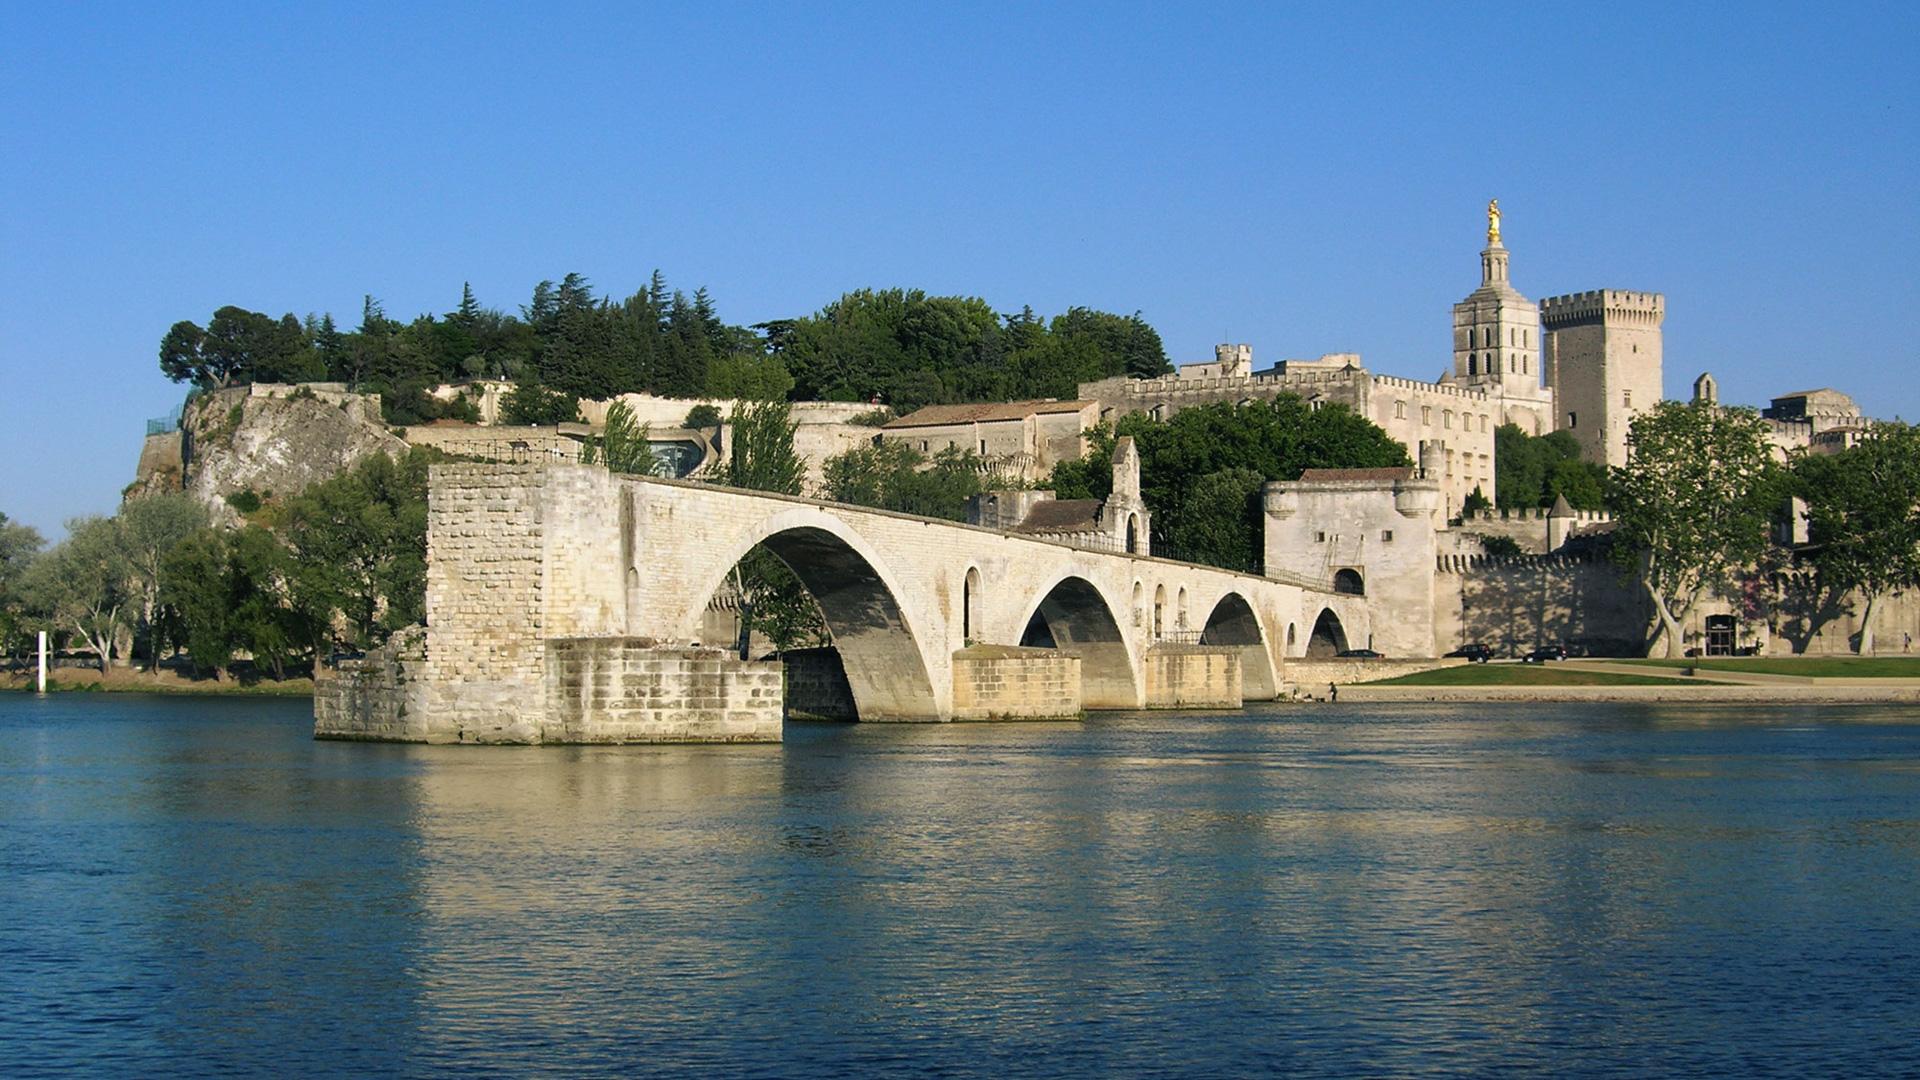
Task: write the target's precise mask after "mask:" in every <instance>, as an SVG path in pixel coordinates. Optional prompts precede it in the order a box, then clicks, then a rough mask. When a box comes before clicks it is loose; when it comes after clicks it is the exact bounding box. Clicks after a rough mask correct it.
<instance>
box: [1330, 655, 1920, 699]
mask: <svg viewBox="0 0 1920 1080" xmlns="http://www.w3.org/2000/svg"><path fill="white" fill-rule="evenodd" d="M1867 663H1872V661H1867ZM1743 668H1744V670H1743ZM1869 671H1871V673H1870V674H1869V673H1868V672H1869ZM1911 672H1912V669H1910V668H1899V667H1883V668H1878V669H1869V668H1865V667H1860V666H1852V665H1846V664H1844V662H1836V661H1834V660H1823V659H1811V660H1807V661H1790V660H1787V661H1783V660H1775V661H1773V662H1771V663H1770V664H1768V665H1766V666H1765V668H1764V669H1762V668H1761V665H1759V664H1754V665H1751V666H1750V667H1749V666H1747V665H1740V664H1738V663H1733V664H1724V663H1723V664H1712V665H1711V666H1709V664H1707V663H1687V664H1676V663H1671V662H1660V661H1634V660H1587V661H1565V662H1558V663H1552V664H1539V665H1533V664H1512V663H1504V664H1481V665H1476V666H1474V667H1472V668H1449V669H1445V670H1440V671H1429V672H1422V673H1417V674H1412V675H1406V676H1401V677H1399V678H1391V679H1383V680H1380V681H1377V682H1369V683H1356V684H1353V685H1349V686H1344V687H1342V688H1341V690H1340V696H1341V697H1342V698H1344V699H1346V700H1349V701H1451V702H1462V701H1579V702H1604V701H1623V702H1641V703H1645V702H1674V703H1698V704H1721V703H1756V704H1774V703H1781V704H1787V703H1800V704H1808V703H1811V704H1823V703H1830V704H1868V703H1887V702H1896V703H1897V702H1915V703H1920V678H1914V677H1903V676H1906V675H1909V674H1911Z"/></svg>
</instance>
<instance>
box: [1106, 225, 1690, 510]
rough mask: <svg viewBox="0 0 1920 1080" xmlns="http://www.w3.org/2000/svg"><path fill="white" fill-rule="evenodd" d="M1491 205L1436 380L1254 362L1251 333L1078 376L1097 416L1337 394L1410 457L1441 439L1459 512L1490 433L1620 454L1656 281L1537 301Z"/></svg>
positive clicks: (1653, 330)
mask: <svg viewBox="0 0 1920 1080" xmlns="http://www.w3.org/2000/svg"><path fill="white" fill-rule="evenodd" d="M1510 261H1511V260H1510V256H1509V253H1508V251H1507V248H1506V245H1505V244H1504V242H1503V241H1502V240H1501V236H1500V212H1499V207H1498V204H1497V203H1495V204H1491V205H1489V206H1488V222H1487V246H1486V247H1485V248H1484V249H1483V250H1482V251H1481V252H1480V285H1479V287H1478V288H1476V289H1474V290H1473V292H1471V293H1469V294H1467V296H1466V297H1465V298H1464V299H1462V300H1461V301H1460V302H1459V303H1457V304H1455V305H1454V306H1453V364H1452V366H1451V368H1450V369H1449V370H1448V371H1447V372H1446V373H1445V374H1444V375H1443V376H1442V377H1441V378H1440V380H1439V381H1438V382H1424V381H1420V380H1417V379H1406V378H1398V377H1395V376H1391V375H1380V374H1375V373H1373V372H1370V371H1368V370H1367V369H1366V367H1365V366H1364V365H1362V364H1361V362H1360V357H1359V356H1358V355H1357V354H1354V353H1334V354H1329V355H1327V356H1323V357H1321V358H1320V359H1318V360H1287V361H1282V362H1281V363H1278V364H1276V365H1274V366H1273V367H1270V368H1268V369H1266V370H1265V371H1259V372H1255V371H1254V370H1253V347H1252V346H1251V345H1244V344H1243V345H1221V346H1219V347H1218V348H1216V349H1215V351H1214V360H1213V362H1211V363H1202V364H1188V365H1185V366H1183V367H1181V368H1180V369H1179V370H1178V371H1176V372H1175V373H1174V374H1172V375H1163V376H1160V377H1158V378H1153V379H1132V378H1126V377H1117V378H1112V379H1103V380H1100V381H1099V382H1091V383H1083V384H1081V386H1080V396H1081V397H1083V398H1089V399H1092V400H1094V401H1097V402H1099V405H1100V410H1099V416H1100V419H1102V420H1113V419H1116V418H1117V417H1119V416H1122V415H1125V414H1126V413H1131V412H1142V413H1146V414H1148V415H1150V416H1153V417H1156V418H1161V419H1164V418H1165V417H1168V416H1171V415H1172V414H1173V413H1175V412H1178V411H1179V410H1181V409H1185V408H1191V407H1193V406H1195V405H1206V404H1212V403H1214V402H1220V401H1225V402H1235V403H1240V402H1246V401H1254V400H1270V399H1272V398H1274V397H1276V396H1278V395H1280V394H1297V395H1299V396H1300V397H1302V398H1304V399H1305V400H1306V401H1307V403H1308V404H1309V405H1310V406H1315V407H1317V406H1319V405H1323V404H1327V403H1339V404H1342V405H1345V406H1347V407H1348V408H1349V409H1352V410H1353V411H1354V412H1356V413H1358V414H1360V415H1361V416H1364V417H1366V418H1367V419H1369V420H1371V421H1373V422H1374V423H1376V424H1378V425H1380V427H1381V428H1383V429H1384V430H1385V431H1386V432H1387V434H1389V435H1391V436H1392V437H1393V438H1394V439H1395V440H1396V441H1397V442H1399V443H1400V444H1401V445H1402V446H1404V447H1406V449H1407V456H1408V457H1409V458H1411V459H1412V460H1414V461H1421V462H1424V461H1426V460H1427V454H1428V451H1429V449H1432V450H1434V451H1437V453H1438V455H1439V456H1438V458H1437V465H1436V468H1435V470H1434V471H1433V472H1432V473H1431V474H1430V475H1431V476H1432V478H1434V479H1436V480H1438V481H1439V483H1440V489H1441V493H1442V495H1443V497H1444V499H1445V501H1446V511H1447V513H1448V514H1449V515H1453V516H1457V515H1458V514H1459V513H1460V511H1461V508H1462V505H1463V503H1464V502H1465V500H1466V497H1467V496H1468V495H1469V494H1470V493H1471V492H1472V491H1473V490H1474V489H1475V488H1478V489H1479V490H1480V493H1481V494H1482V495H1484V496H1486V497H1487V498H1488V499H1495V498H1497V496H1498V493H1497V492H1496V490H1495V486H1494V462H1493V444H1494V439H1493V432H1494V429H1495V428H1497V427H1499V426H1500V425H1501V424H1509V423H1510V424H1516V425H1518V426H1519V427H1520V428H1521V430H1523V431H1525V432H1527V433H1528V434H1530V435H1544V434H1546V433H1547V432H1550V431H1555V430H1559V429H1562V428H1566V429H1569V430H1572V431H1574V432H1575V433H1576V437H1577V438H1579V439H1580V441H1581V446H1582V448H1583V449H1584V450H1585V451H1586V453H1587V455H1588V456H1589V457H1590V458H1591V459H1592V460H1594V461H1596V462H1603V463H1606V464H1615V465H1617V464H1621V463H1623V462H1624V461H1625V460H1626V431H1627V424H1628V423H1629V422H1630V421H1631V419H1632V418H1633V416H1634V415H1636V414H1637V413H1639V412H1641V411H1643V410H1645V409H1647V408H1650V407H1651V406H1652V405H1653V404H1654V403H1655V402H1657V401H1659V400H1660V396H1661V392H1660V379H1661V344H1660V325H1661V320H1662V318H1663V317H1664V314H1665V300H1664V298H1662V297H1661V296H1660V295H1659V294H1658V293H1640V292H1627V291H1623V290H1617V289H1607V290H1599V291H1592V292H1583V293H1575V294H1571V295H1567V296H1558V297H1553V298H1550V299H1548V300H1546V301H1543V302H1542V303H1540V304H1535V303H1534V302H1533V301H1532V300H1529V299H1527V297H1526V296H1524V295H1522V294H1521V293H1520V291H1519V290H1518V289H1516V288H1515V287H1514V286H1513V283H1512V281H1511V273H1510V271H1511V266H1510Z"/></svg>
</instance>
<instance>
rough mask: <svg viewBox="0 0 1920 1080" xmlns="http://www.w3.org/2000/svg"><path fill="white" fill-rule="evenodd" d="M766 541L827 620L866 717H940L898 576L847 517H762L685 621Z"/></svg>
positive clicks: (806, 513)
mask: <svg viewBox="0 0 1920 1080" xmlns="http://www.w3.org/2000/svg"><path fill="white" fill-rule="evenodd" d="M761 545H764V546H765V547H766V549H767V550H768V551H770V552H772V553H773V555H774V557H775V558H777V559H779V560H780V561H781V562H783V563H785V564H787V566H788V567H789V568H790V569H792V570H793V573H794V576H795V577H798V578H799V579H800V583H801V584H802V585H804V586H806V589H807V592H808V593H810V594H811V595H812V596H813V599H814V601H815V602H816V603H818V604H819V605H820V611H821V614H822V615H824V616H825V617H826V621H827V629H828V631H829V632H830V633H831V635H832V638H833V645H834V648H835V649H836V650H838V652H839V653H840V662H841V665H842V666H843V667H844V668H845V669H846V673H847V683H848V685H849V687H850V688H851V689H852V691H853V703H854V709H855V711H856V713H857V714H858V716H859V718H860V719H862V720H925V719H927V718H929V717H936V716H939V715H940V714H941V703H940V700H939V698H938V697H936V695H935V694H934V689H933V679H932V676H931V674H930V669H929V666H928V664H927V661H926V656H925V653H924V646H923V641H924V635H923V634H922V633H921V632H920V631H919V630H918V629H917V628H916V627H914V626H913V625H912V622H911V620H910V619H908V617H907V614H906V610H905V608H904V607H903V605H902V604H901V603H900V599H899V598H900V596H901V595H902V589H901V587H900V583H899V581H898V579H897V578H896V577H895V576H894V575H893V573H892V571H891V570H890V569H889V568H888V567H887V566H886V564H885V562H884V561H883V560H881V559H880V558H879V557H878V555H877V554H876V553H875V552H874V551H873V549H872V547H871V546H870V545H869V544H868V543H867V542H866V541H865V540H864V539H862V538H861V537H860V535H859V534H858V533H856V532H854V530H853V529H852V528H850V527H849V526H848V525H847V524H846V523H845V522H843V521H840V520H839V519H837V518H835V517H833V516H832V515H829V514H825V513H821V512H820V511H817V510H812V509H810V508H798V507H795V508H790V509H786V510H783V511H782V512H780V513H777V514H772V515H770V516H768V517H767V518H765V519H763V520H761V521H759V522H758V523H756V524H755V526H754V527H753V528H751V529H748V530H746V531H745V532H743V533H742V534H739V538H738V539H736V540H735V541H734V543H733V544H732V545H731V546H729V547H727V548H716V549H714V550H715V551H717V552H719V553H720V554H719V555H718V557H717V558H716V559H715V561H714V563H713V564H711V565H710V566H709V568H708V569H707V571H706V573H705V579H704V581H703V582H701V583H700V584H699V585H696V588H695V593H694V595H693V597H692V598H691V599H690V602H691V604H692V605H693V606H692V607H691V608H690V609H689V610H688V611H687V612H686V613H685V614H684V615H683V616H682V618H681V620H680V623H679V625H680V626H698V625H699V624H700V614H701V612H702V611H704V610H705V608H706V604H707V601H708V599H709V598H711V597H712V596H713V594H714V592H715V591H716V590H718V589H719V588H720V586H721V584H722V583H723V582H724V581H725V580H726V577H727V575H728V574H729V573H731V572H732V571H733V568H734V566H735V565H736V564H738V563H739V562H740V560H741V559H743V558H745V557H746V555H747V553H748V552H750V551H752V550H753V549H754V548H755V547H757V546H761Z"/></svg>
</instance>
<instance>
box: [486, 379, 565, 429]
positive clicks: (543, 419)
mask: <svg viewBox="0 0 1920 1080" xmlns="http://www.w3.org/2000/svg"><path fill="white" fill-rule="evenodd" d="M500 419H501V420H503V421H505V422H506V423H509V424H529V425H532V426H535V427H551V426H552V425H554V424H577V423H579V422H580V400H579V399H578V398H576V397H574V396H573V395H572V394H568V393H565V392H563V391H560V390H556V389H553V388H550V387H546V386H542V385H540V384H539V383H537V382H523V383H516V384H515V385H514V388H513V389H512V390H509V391H508V392H507V397H506V400H505V401H502V402H501V403H500Z"/></svg>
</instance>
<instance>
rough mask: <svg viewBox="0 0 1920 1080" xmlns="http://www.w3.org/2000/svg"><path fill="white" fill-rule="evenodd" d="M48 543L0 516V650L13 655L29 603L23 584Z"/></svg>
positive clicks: (26, 528)
mask: <svg viewBox="0 0 1920 1080" xmlns="http://www.w3.org/2000/svg"><path fill="white" fill-rule="evenodd" d="M45 543H46V541H44V540H42V539H41V538H40V533H39V530H37V529H34V528H33V527H32V526H29V525H21V524H19V523H18V522H12V521H8V520H7V515H6V514H4V513H0V650H4V651H6V652H9V653H10V652H12V651H13V648H14V645H15V642H16V641H17V640H18V639H19V637H20V634H21V631H22V630H23V629H24V628H25V627H24V624H25V621H26V603H25V597H24V596H23V595H22V594H21V590H20V583H21V580H22V578H24V577H25V576H26V572H27V566H28V565H29V564H30V563H32V562H33V560H34V558H35V557H36V556H38V555H39V553H40V548H41V547H42V546H43V545H44V544H45Z"/></svg>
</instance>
